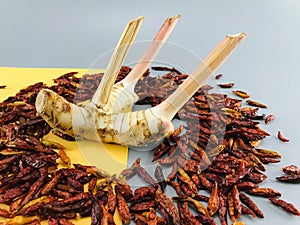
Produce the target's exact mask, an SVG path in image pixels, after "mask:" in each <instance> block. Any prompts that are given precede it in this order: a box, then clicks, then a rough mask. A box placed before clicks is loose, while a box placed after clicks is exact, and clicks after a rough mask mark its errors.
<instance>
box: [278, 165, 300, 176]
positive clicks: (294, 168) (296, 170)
mask: <svg viewBox="0 0 300 225" xmlns="http://www.w3.org/2000/svg"><path fill="white" fill-rule="evenodd" d="M282 171H283V172H284V173H286V174H290V175H294V174H300V168H298V167H297V166H295V165H290V166H285V167H283V168H282Z"/></svg>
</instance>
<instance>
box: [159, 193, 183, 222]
mask: <svg viewBox="0 0 300 225" xmlns="http://www.w3.org/2000/svg"><path fill="white" fill-rule="evenodd" d="M155 200H156V202H157V203H158V204H159V205H161V206H162V207H163V208H164V209H165V210H166V211H167V213H168V214H169V215H170V217H171V218H172V221H173V224H174V225H180V218H179V213H178V210H177V208H176V206H175V204H174V202H173V201H172V200H171V199H170V198H169V197H168V196H167V195H166V194H165V193H163V192H162V190H161V189H159V188H158V189H157V190H156V192H155Z"/></svg>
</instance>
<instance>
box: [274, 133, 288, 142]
mask: <svg viewBox="0 0 300 225" xmlns="http://www.w3.org/2000/svg"><path fill="white" fill-rule="evenodd" d="M277 137H278V138H279V140H281V141H283V142H289V141H290V140H289V139H287V138H285V137H284V136H283V135H282V134H281V131H278V132H277Z"/></svg>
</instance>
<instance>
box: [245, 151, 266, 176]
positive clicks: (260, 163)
mask: <svg viewBox="0 0 300 225" xmlns="http://www.w3.org/2000/svg"><path fill="white" fill-rule="evenodd" d="M247 155H248V156H249V158H250V160H251V161H252V162H254V163H255V164H256V166H257V167H258V168H259V169H260V170H261V171H266V168H265V166H264V164H263V163H262V162H261V161H260V159H259V158H258V157H257V156H256V155H254V154H253V153H251V152H248V153H247Z"/></svg>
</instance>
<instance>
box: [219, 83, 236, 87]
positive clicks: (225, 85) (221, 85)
mask: <svg viewBox="0 0 300 225" xmlns="http://www.w3.org/2000/svg"><path fill="white" fill-rule="evenodd" d="M218 86H219V87H220V88H232V87H233V86H234V83H227V84H218Z"/></svg>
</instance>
